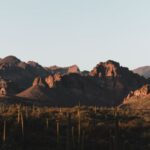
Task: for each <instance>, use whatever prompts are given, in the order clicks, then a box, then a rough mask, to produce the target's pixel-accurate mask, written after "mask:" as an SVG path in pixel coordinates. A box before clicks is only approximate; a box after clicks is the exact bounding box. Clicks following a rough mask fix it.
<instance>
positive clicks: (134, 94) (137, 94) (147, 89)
mask: <svg viewBox="0 0 150 150" xmlns="http://www.w3.org/2000/svg"><path fill="white" fill-rule="evenodd" d="M149 94H150V85H149V84H146V85H144V86H142V87H141V88H139V89H137V90H135V91H131V92H130V93H129V94H128V96H127V97H126V98H125V100H124V103H126V102H130V100H131V99H133V98H135V99H137V98H143V97H145V96H147V95H149Z"/></svg>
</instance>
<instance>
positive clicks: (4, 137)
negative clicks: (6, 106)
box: [3, 120, 6, 142]
mask: <svg viewBox="0 0 150 150" xmlns="http://www.w3.org/2000/svg"><path fill="white" fill-rule="evenodd" d="M5 141H6V121H5V120H4V127H3V142H5Z"/></svg>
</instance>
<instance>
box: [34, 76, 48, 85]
mask: <svg viewBox="0 0 150 150" xmlns="http://www.w3.org/2000/svg"><path fill="white" fill-rule="evenodd" d="M32 86H41V87H47V83H46V82H45V80H44V79H43V78H41V77H36V78H35V79H34V81H33V84H32Z"/></svg>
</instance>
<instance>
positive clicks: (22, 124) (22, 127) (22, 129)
mask: <svg viewBox="0 0 150 150" xmlns="http://www.w3.org/2000/svg"><path fill="white" fill-rule="evenodd" d="M20 117H21V131H22V136H24V119H23V113H22V112H21V115H20Z"/></svg>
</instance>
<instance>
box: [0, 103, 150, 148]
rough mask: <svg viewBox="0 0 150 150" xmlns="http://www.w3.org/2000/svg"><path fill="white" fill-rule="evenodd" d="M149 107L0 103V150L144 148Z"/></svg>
mask: <svg viewBox="0 0 150 150" xmlns="http://www.w3.org/2000/svg"><path fill="white" fill-rule="evenodd" d="M149 141H150V110H122V109H118V108H109V109H108V108H100V107H92V106H91V107H84V106H76V107H73V108H54V107H37V106H21V105H1V106H0V149H1V150H50V149H51V150H101V149H102V150H148V149H150V142H149Z"/></svg>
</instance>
